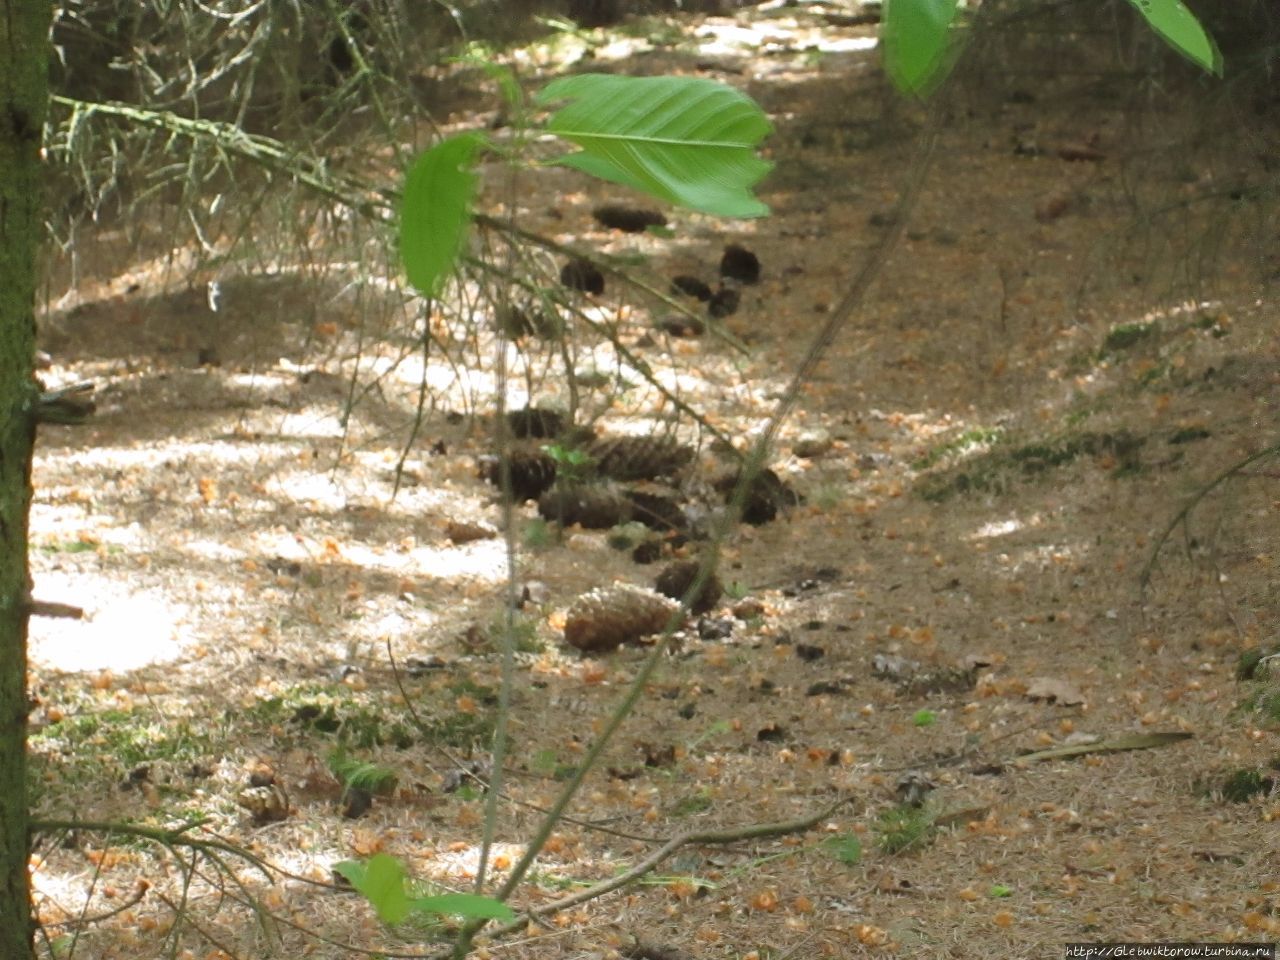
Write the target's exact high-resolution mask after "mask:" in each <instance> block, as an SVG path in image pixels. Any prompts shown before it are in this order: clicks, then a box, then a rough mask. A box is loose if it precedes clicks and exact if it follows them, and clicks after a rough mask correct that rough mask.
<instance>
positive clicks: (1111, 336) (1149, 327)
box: [1101, 322, 1158, 356]
mask: <svg viewBox="0 0 1280 960" xmlns="http://www.w3.org/2000/svg"><path fill="white" fill-rule="evenodd" d="M1157 329H1158V328H1157V326H1156V324H1154V323H1143V322H1137V323H1118V324H1116V325H1115V326H1114V327H1112V328H1111V330H1110V331H1109V332H1108V333H1107V335H1106V337H1105V338H1104V339H1103V341H1102V351H1101V354H1102V355H1103V356H1105V355H1107V354H1109V353H1116V352H1119V351H1121V350H1128V349H1130V348H1131V347H1133V346H1134V345H1135V344H1138V343H1141V342H1142V341H1143V340H1146V339H1147V338H1148V337H1150V336H1151V335H1152V334H1154V333H1155V332H1156V330H1157Z"/></svg>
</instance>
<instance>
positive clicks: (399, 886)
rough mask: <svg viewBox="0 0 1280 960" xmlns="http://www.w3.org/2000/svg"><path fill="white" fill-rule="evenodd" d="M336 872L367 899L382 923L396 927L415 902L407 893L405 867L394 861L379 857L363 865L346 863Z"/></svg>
mask: <svg viewBox="0 0 1280 960" xmlns="http://www.w3.org/2000/svg"><path fill="white" fill-rule="evenodd" d="M333 870H334V872H335V873H338V874H341V875H342V876H344V877H346V878H347V880H349V881H350V882H351V885H352V886H353V887H355V888H356V890H357V891H358V892H359V893H361V894H363V895H364V898H365V899H366V900H368V901H369V903H371V904H372V905H373V909H374V910H375V911H377V914H378V919H379V920H381V921H382V922H383V923H385V924H388V925H389V926H394V925H395V924H397V923H400V922H401V921H402V920H404V918H405V917H407V916H408V915H409V911H410V910H411V909H412V901H410V899H409V897H408V895H407V894H406V893H405V892H404V866H403V865H402V864H401V863H400V861H399V860H397V859H396V858H395V857H392V856H390V855H388V854H385V853H376V854H374V855H373V856H372V857H370V858H369V859H368V860H366V861H364V862H363V863H361V862H360V861H359V860H344V861H342V863H338V864H335V865H334V867H333Z"/></svg>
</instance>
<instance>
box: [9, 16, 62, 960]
mask: <svg viewBox="0 0 1280 960" xmlns="http://www.w3.org/2000/svg"><path fill="white" fill-rule="evenodd" d="M51 17H52V5H51V3H50V0H0V957H5V958H6V960H8V958H13V960H24V958H29V957H31V958H33V957H34V956H35V952H34V947H33V944H32V923H31V886H30V878H29V876H28V873H27V859H28V855H29V851H30V839H29V831H28V823H27V605H26V603H27V584H28V572H27V515H28V511H29V508H30V505H31V444H32V439H33V437H34V435H35V402H36V398H37V396H38V393H37V388H36V385H35V383H34V381H33V379H32V360H33V356H34V351H35V293H36V269H37V267H36V254H37V251H38V250H39V247H40V242H41V236H42V234H43V224H42V219H41V181H42V179H43V178H42V176H41V167H40V141H41V135H42V131H43V128H44V120H45V111H46V108H47V106H48V92H49V91H48V75H49V67H48V46H49V23H50V19H51Z"/></svg>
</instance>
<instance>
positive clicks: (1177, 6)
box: [1129, 0, 1222, 77]
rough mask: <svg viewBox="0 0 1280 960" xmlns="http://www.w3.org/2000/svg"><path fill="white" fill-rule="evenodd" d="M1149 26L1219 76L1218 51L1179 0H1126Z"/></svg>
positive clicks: (1219, 62) (1193, 15) (1184, 54)
mask: <svg viewBox="0 0 1280 960" xmlns="http://www.w3.org/2000/svg"><path fill="white" fill-rule="evenodd" d="M1129 2H1130V3H1132V4H1133V5H1134V6H1135V7H1137V8H1138V12H1139V13H1141V14H1142V15H1143V16H1144V17H1146V20H1147V23H1148V24H1149V25H1150V26H1151V29H1152V30H1154V31H1155V32H1156V33H1158V34H1159V35H1160V36H1161V37H1163V38H1164V41H1165V43H1167V44H1169V46H1171V47H1173V49H1175V50H1177V51H1178V52H1179V53H1180V54H1182V55H1183V56H1184V57H1186V58H1187V59H1188V60H1190V61H1191V62H1192V63H1194V64H1196V65H1198V66H1200V67H1203V68H1204V69H1205V70H1208V71H1209V72H1210V73H1212V74H1213V75H1214V76H1218V77H1220V76H1222V54H1221V53H1220V52H1219V50H1218V45H1217V44H1216V43H1214V42H1213V38H1212V37H1211V36H1209V34H1207V33H1205V30H1204V27H1202V26H1200V21H1198V20H1197V19H1196V16H1195V14H1194V13H1192V12H1191V11H1190V10H1188V9H1187V8H1186V7H1185V6H1183V4H1182V2H1181V0H1129Z"/></svg>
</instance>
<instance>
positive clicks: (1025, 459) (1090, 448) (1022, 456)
mask: <svg viewBox="0 0 1280 960" xmlns="http://www.w3.org/2000/svg"><path fill="white" fill-rule="evenodd" d="M1145 442H1146V439H1145V438H1144V437H1139V436H1136V435H1134V434H1132V433H1129V432H1128V431H1125V430H1119V431H1116V432H1114V433H1093V432H1082V433H1072V434H1066V435H1063V436H1059V437H1055V438H1051V439H1047V440H1038V441H1035V442H1032V443H1025V444H1021V445H1019V446H1007V445H1004V444H1002V445H1001V446H1000V447H997V448H996V449H993V450H989V451H987V452H986V453H984V454H981V455H979V456H977V457H975V458H973V459H972V460H970V461H969V462H968V463H966V465H965V468H964V469H959V468H953V469H951V470H946V471H943V472H942V473H940V474H937V475H934V476H931V477H927V478H922V479H921V480H919V481H917V482H916V487H915V489H916V492H917V493H918V494H919V495H920V496H922V497H923V498H924V499H926V500H931V501H935V502H937V501H941V500H945V499H946V498H947V497H949V496H951V495H953V494H957V493H960V494H963V493H969V492H974V491H977V492H983V493H996V494H1000V493H1003V492H1004V491H1005V490H1007V489H1008V487H1009V482H1010V481H1009V477H1008V474H1009V473H1011V472H1012V473H1018V474H1021V475H1022V476H1023V477H1026V478H1030V477H1035V476H1038V475H1040V474H1043V473H1046V472H1048V471H1050V470H1052V469H1055V468H1057V467H1061V466H1065V465H1066V464H1069V463H1071V462H1072V461H1073V460H1076V459H1077V458H1079V457H1081V456H1100V455H1103V454H1108V455H1110V456H1112V457H1114V459H1115V460H1116V465H1115V468H1114V471H1113V475H1114V476H1117V477H1123V476H1129V475H1132V474H1135V473H1138V472H1140V471H1141V469H1142V462H1141V459H1140V456H1139V454H1140V451H1141V449H1142V446H1143V444H1144V443H1145Z"/></svg>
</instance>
